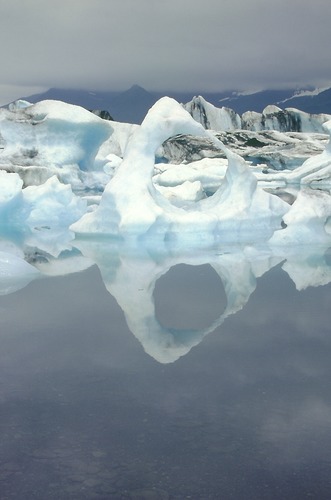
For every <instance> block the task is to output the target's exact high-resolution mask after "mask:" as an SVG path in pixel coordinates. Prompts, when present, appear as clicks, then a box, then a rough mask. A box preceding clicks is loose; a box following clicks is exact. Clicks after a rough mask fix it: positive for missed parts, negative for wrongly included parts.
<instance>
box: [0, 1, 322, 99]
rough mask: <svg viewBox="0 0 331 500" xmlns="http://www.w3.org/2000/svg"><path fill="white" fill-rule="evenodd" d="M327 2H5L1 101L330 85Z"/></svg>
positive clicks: (0, 29)
mask: <svg viewBox="0 0 331 500" xmlns="http://www.w3.org/2000/svg"><path fill="white" fill-rule="evenodd" d="M330 20H331V1H330V0H204V1H202V0H167V1H165V0H0V51H1V70H0V103H4V102H8V100H12V99H14V98H18V97H20V96H22V95H29V94H31V93H33V92H34V91H37V90H39V88H42V87H43V88H49V87H64V88H85V89H90V90H93V89H100V90H101V89H102V90H118V89H122V90H126V89H127V88H129V87H130V86H131V85H132V84H135V83H136V84H139V85H141V86H143V87H144V88H146V89H147V90H165V91H166V90H167V89H171V90H190V91H191V90H192V91H200V92H202V91H218V90H229V89H233V90H251V89H262V88H283V87H296V86H305V85H313V86H319V87H320V86H322V87H323V86H327V85H329V84H330V85H331V64H330V61H331V59H330V48H331V29H330V22H331V21H330Z"/></svg>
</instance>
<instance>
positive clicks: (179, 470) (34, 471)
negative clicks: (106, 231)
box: [0, 242, 331, 500]
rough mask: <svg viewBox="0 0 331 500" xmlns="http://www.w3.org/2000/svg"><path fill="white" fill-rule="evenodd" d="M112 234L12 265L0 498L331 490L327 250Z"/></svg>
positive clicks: (5, 312)
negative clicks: (143, 245)
mask: <svg viewBox="0 0 331 500" xmlns="http://www.w3.org/2000/svg"><path fill="white" fill-rule="evenodd" d="M107 245H109V243H105V242H101V243H100V242H99V243H98V244H97V245H94V244H93V243H91V242H83V243H81V248H80V249H79V250H78V249H77V248H76V249H75V250H74V251H71V252H68V253H67V255H65V258H63V254H62V260H61V259H53V261H52V262H50V261H49V262H47V261H45V260H44V259H43V256H42V255H40V254H38V253H35V254H33V255H30V262H33V264H34V265H35V266H36V267H39V269H42V271H43V274H42V275H41V276H34V277H33V279H30V282H29V283H28V281H29V279H27V280H26V281H24V280H23V279H22V278H18V277H17V276H16V277H13V279H12V281H11V282H9V281H8V280H7V281H4V280H3V279H2V282H1V294H2V295H1V296H0V309H1V316H0V326H1V328H0V331H1V333H0V339H1V350H0V375H1V377H0V388H1V389H0V400H1V405H0V409H1V410H0V411H1V414H0V415H1V416H0V429H1V441H0V487H1V498H2V499H3V500H6V499H23V498H24V499H25V500H30V499H31V500H32V499H33V500H38V499H40V500H41V499H42V500H44V499H45V498H47V499H57V500H58V499H63V500H64V499H65V500H71V499H72V500H78V499H79V500H80V499H103V500H105V499H174V500H180V499H186V498H191V499H201V500H202V499H203V500H205V499H228V498H234V499H236V500H237V499H238V500H241V499H242V500H246V499H248V498H255V499H279V498H282V499H289V500H290V499H291V500H293V499H303V498H314V499H315V498H316V499H317V498H318V499H328V498H330V490H331V479H330V477H331V475H330V472H331V463H330V462H331V458H330V449H331V437H330V436H331V397H330V394H331V393H330V377H331V368H330V356H331V336H330V294H331V253H330V250H329V249H325V248H324V249H319V248H317V249H312V248H309V249H306V250H304V249H303V248H301V249H300V251H299V252H297V253H295V252H294V253H293V254H292V255H290V253H289V252H288V256H287V258H284V256H282V255H275V254H269V253H268V252H267V250H266V249H256V248H247V247H246V248H244V249H242V248H231V249H220V248H218V249H214V250H213V249H211V250H210V251H209V252H207V251H206V252H202V251H201V252H200V253H199V252H194V254H190V253H187V254H185V255H181V254H179V255H175V254H172V253H165V254H163V255H161V254H157V255H150V254H148V253H146V254H144V255H137V254H136V253H134V254H130V252H125V251H124V250H125V249H124V250H123V249H122V250H121V252H119V251H118V249H116V248H112V249H111V251H110V249H109V248H108V251H106V250H105V247H107ZM82 250H83V253H84V256H85V257H84V258H85V259H86V261H85V264H84V263H83V262H82V261H81V260H79V259H82V254H81V253H80V252H82ZM86 256H88V257H86ZM92 256H93V259H92ZM83 260H84V259H83ZM72 271H76V272H72ZM119 304H120V305H119ZM120 306H121V307H120ZM128 325H129V326H130V328H131V329H130V328H129V326H128Z"/></svg>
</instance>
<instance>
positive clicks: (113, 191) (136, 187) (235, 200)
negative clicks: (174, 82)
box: [71, 97, 288, 241]
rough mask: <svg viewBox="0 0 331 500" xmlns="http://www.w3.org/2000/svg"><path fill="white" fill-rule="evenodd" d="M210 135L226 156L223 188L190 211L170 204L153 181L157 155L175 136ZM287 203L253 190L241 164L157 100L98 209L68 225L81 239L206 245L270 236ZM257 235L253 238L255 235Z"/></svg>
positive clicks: (178, 109)
mask: <svg viewBox="0 0 331 500" xmlns="http://www.w3.org/2000/svg"><path fill="white" fill-rule="evenodd" d="M179 133H183V134H192V135H202V136H204V137H208V138H209V139H210V140H211V141H212V142H213V143H215V144H217V145H218V147H219V148H220V149H222V151H224V153H225V154H226V156H227V158H228V162H229V164H228V169H227V172H226V176H225V179H224V182H223V184H222V186H221V187H220V188H219V189H218V191H217V192H216V193H215V194H214V195H213V196H212V197H210V198H208V199H206V200H201V201H200V202H198V203H197V204H196V205H195V206H193V207H190V208H189V209H187V210H186V209H184V208H179V207H176V206H174V205H172V204H171V203H170V202H169V200H167V199H165V198H164V197H163V196H162V195H161V194H160V193H159V192H158V191H157V190H156V188H155V186H154V184H153V182H152V175H153V171H154V160H155V152H156V151H157V149H158V147H159V146H160V145H161V144H162V143H163V142H164V141H165V140H166V139H168V138H169V137H171V136H174V135H176V134H179ZM287 210H288V205H287V204H286V203H285V202H283V201H282V200H280V199H279V198H277V197H276V196H273V195H271V194H270V193H266V192H265V191H263V190H261V189H259V188H258V186H257V181H256V178H255V177H254V174H253V173H251V172H250V171H249V168H248V166H247V165H246V163H245V161H244V160H243V159H242V158H241V157H239V156H238V155H236V154H234V153H232V152H230V151H229V150H228V149H227V148H225V146H224V145H223V144H222V143H221V142H220V141H219V140H218V139H216V138H215V136H214V135H213V134H211V133H210V132H209V131H207V130H205V129H204V128H203V127H202V125H201V124H198V123H197V122H195V121H194V120H193V118H192V117H191V116H190V115H189V114H188V113H187V112H186V111H185V110H184V109H183V108H182V106H180V105H179V104H178V103H177V102H176V101H175V100H173V99H170V98H167V97H165V98H162V99H160V100H159V101H158V102H157V103H156V104H155V105H154V106H153V107H152V108H151V109H150V111H149V112H148V114H147V116H146V118H145V120H144V121H143V123H142V125H141V126H140V127H139V128H138V129H136V131H135V133H134V134H133V135H132V137H131V139H130V140H129V143H128V146H127V149H126V152H125V155H124V159H123V162H122V163H121V165H120V166H119V167H118V169H117V171H116V173H115V175H114V177H113V178H112V179H111V181H110V182H109V183H108V185H107V186H106V189H105V191H104V193H103V196H102V199H101V202H100V205H99V207H98V208H97V210H96V211H95V212H93V213H88V214H86V215H84V216H83V217H82V219H81V220H79V221H78V222H76V223H75V224H73V225H72V227H71V228H72V230H74V231H75V232H76V233H78V234H80V235H90V234H102V235H109V236H121V237H132V236H134V237H153V238H155V237H157V238H161V239H162V238H169V237H175V238H182V236H183V235H188V234H189V235H190V238H191V241H192V237H193V236H194V235H195V236H196V239H197V241H201V239H202V234H203V235H204V238H206V240H208V241H214V240H215V239H222V240H230V241H238V240H247V239H248V240H251V239H252V238H254V237H258V238H263V237H264V238H265V237H266V236H267V237H270V236H271V234H272V233H273V231H274V230H275V229H276V228H278V227H280V222H281V218H282V216H283V215H284V213H286V211H287ZM254 235H255V236H254Z"/></svg>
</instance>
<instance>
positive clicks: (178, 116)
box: [0, 97, 331, 247]
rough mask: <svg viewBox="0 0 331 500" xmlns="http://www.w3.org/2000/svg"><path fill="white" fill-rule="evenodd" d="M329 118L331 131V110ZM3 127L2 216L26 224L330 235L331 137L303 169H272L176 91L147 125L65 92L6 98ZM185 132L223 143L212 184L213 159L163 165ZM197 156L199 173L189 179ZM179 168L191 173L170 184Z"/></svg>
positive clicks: (238, 237)
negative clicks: (228, 141)
mask: <svg viewBox="0 0 331 500" xmlns="http://www.w3.org/2000/svg"><path fill="white" fill-rule="evenodd" d="M324 129H325V132H327V133H328V134H330V132H331V121H329V122H326V123H325V124H324ZM0 134H1V143H2V147H3V150H2V152H1V154H0V167H1V169H2V170H1V187H0V195H1V198H0V217H1V219H0V222H1V226H2V227H5V226H6V227H7V228H10V227H14V226H15V227H16V228H20V229H21V230H23V232H25V233H26V232H29V231H32V232H33V231H35V230H37V229H38V230H39V229H40V228H43V227H47V228H51V229H54V228H55V229H59V228H60V227H61V228H62V229H65V230H67V229H70V230H71V231H73V232H74V233H75V235H76V237H99V236H107V237H115V238H124V239H125V240H140V241H141V240H149V241H155V242H157V243H162V242H168V244H169V245H170V244H171V245H174V244H178V245H180V246H185V245H191V246H192V245H193V246H194V245H201V244H202V245H204V246H205V247H207V246H210V245H214V244H225V243H226V244H228V243H253V242H256V241H261V240H262V241H268V242H269V243H270V244H272V245H275V244H277V245H279V244H283V243H285V242H286V244H289V243H293V244H298V243H299V244H307V243H308V244H310V243H318V244H324V243H328V242H330V237H331V235H330V216H331V208H330V207H331V203H330V184H331V182H330V179H331V146H330V142H329V143H328V144H327V145H326V147H325V149H324V151H323V152H322V153H320V154H317V155H315V156H313V157H311V158H308V159H307V160H306V161H305V162H304V163H303V165H301V166H300V167H298V168H296V169H294V170H291V171H286V170H283V171H280V172H278V171H273V172H270V171H268V172H267V173H263V171H262V170H261V169H260V170H259V169H257V168H256V167H255V168H254V167H252V166H250V165H249V163H247V162H246V161H245V160H244V159H243V158H242V157H240V156H239V155H238V154H237V153H235V152H234V151H232V150H231V149H230V148H229V147H228V146H225V145H224V143H223V142H222V141H220V140H219V138H218V137H217V135H216V134H215V133H214V132H213V131H210V130H207V129H206V128H205V127H204V126H203V125H202V124H201V123H199V122H197V121H196V120H194V119H193V117H192V116H191V115H190V114H189V113H188V112H187V111H186V110H185V109H184V107H183V106H181V105H180V104H178V103H177V102H176V101H174V100H173V99H170V98H166V97H165V98H162V99H160V101H158V102H157V103H156V104H155V105H154V106H153V107H152V108H151V109H150V111H149V112H148V114H147V116H146V118H145V120H144V121H143V123H142V124H141V126H135V125H130V124H120V123H115V122H110V121H106V120H102V119H100V118H99V117H97V116H95V115H93V114H92V113H90V112H88V111H87V110H84V109H82V108H80V107H77V106H73V105H69V104H65V103H61V102H55V101H43V102H40V103H38V104H35V105H29V103H26V102H22V101H19V102H17V103H16V104H13V105H12V106H11V107H10V109H8V110H7V109H2V110H0ZM179 134H184V135H185V136H193V137H202V138H204V139H206V140H208V141H209V143H211V144H212V145H213V147H214V148H217V149H218V150H219V152H220V156H221V158H219V159H218V165H216V164H214V165H213V169H214V170H213V171H214V172H216V171H218V172H217V173H218V175H219V178H218V186H215V185H214V187H213V194H212V196H209V195H208V194H206V189H205V186H204V185H203V182H202V181H201V178H202V177H203V170H204V168H203V167H204V165H201V168H200V169H199V168H198V169H197V167H196V166H194V165H193V166H192V165H191V166H188V165H177V167H176V170H175V169H174V168H172V169H171V168H170V166H168V168H165V169H164V170H163V171H162V167H161V165H160V164H158V165H155V161H156V160H155V158H156V157H158V152H159V151H160V148H162V145H163V144H164V143H165V141H167V140H168V139H169V138H172V137H174V136H178V135H179ZM215 161H216V159H214V162H215ZM202 163H203V162H202ZM189 167H191V172H192V171H193V170H194V168H195V171H196V172H197V170H199V175H200V176H202V177H200V180H198V179H197V178H195V179H194V178H193V179H192V177H190V176H189V175H188V176H187V178H186V179H185V175H186V174H187V169H188V168H189ZM168 172H171V173H172V176H174V173H175V177H177V180H178V178H180V179H181V181H179V182H178V183H177V185H174V183H173V185H172V186H170V185H169V184H170V183H169V184H168V185H166V184H165V182H164V177H165V174H167V173H168ZM209 175H210V171H209V172H208V173H207V178H208V176H209ZM161 178H162V179H161ZM158 180H159V181H160V182H159V184H158V183H157V182H158ZM104 186H105V187H104ZM277 187H278V192H277V190H276V188H277ZM103 188H104V189H103ZM316 188H318V189H316ZM321 188H322V190H321ZM87 189H90V190H93V191H92V192H91V193H88V192H87ZM79 191H80V193H79ZM102 191H103V192H102ZM101 192H102V194H101ZM289 199H290V200H291V203H292V204H290V203H289V202H288V201H289ZM303 207H304V210H303Z"/></svg>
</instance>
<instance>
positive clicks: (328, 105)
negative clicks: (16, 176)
mask: <svg viewBox="0 0 331 500" xmlns="http://www.w3.org/2000/svg"><path fill="white" fill-rule="evenodd" d="M164 95H168V96H169V97H173V98H174V99H176V100H177V101H178V102H181V103H183V104H184V103H187V102H189V101H191V100H192V99H193V97H194V96H196V95H201V96H203V97H204V99H205V100H206V101H208V102H209V103H211V104H213V105H214V106H216V107H218V108H221V107H223V106H224V107H228V108H231V109H233V110H234V111H235V112H236V113H238V114H242V113H244V112H246V111H257V112H259V113H261V112H262V111H263V109H264V108H265V107H266V106H268V105H269V104H274V105H277V106H279V107H280V108H282V109H285V108H290V107H294V108H297V109H300V110H302V111H306V112H307V113H316V114H317V113H330V114H331V88H329V89H325V90H323V91H321V92H318V91H315V92H309V91H308V92H305V91H303V92H301V93H299V92H298V90H297V89H288V90H262V91H259V92H255V93H239V92H232V91H231V92H230V91H229V92H213V93H212V92H195V93H194V92H173V91H169V92H164V93H162V92H149V91H147V90H145V89H144V88H142V87H140V86H139V85H133V86H132V87H131V88H130V89H128V90H126V91H124V92H120V91H117V92H115V91H87V90H73V89H57V88H51V89H49V90H47V92H44V93H41V94H34V95H31V96H27V97H22V99H26V100H27V101H29V102H32V103H35V102H38V101H42V100H45V99H55V100H60V101H64V102H68V103H70V104H77V105H80V106H82V107H84V108H86V109H90V110H106V111H108V112H109V113H110V114H111V116H112V117H113V118H114V120H116V121H120V122H128V123H141V121H142V120H143V118H144V117H145V115H146V113H147V111H148V110H149V108H150V107H151V106H152V105H153V104H154V103H155V102H156V101H157V100H158V99H160V98H161V97H162V96H164Z"/></svg>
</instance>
